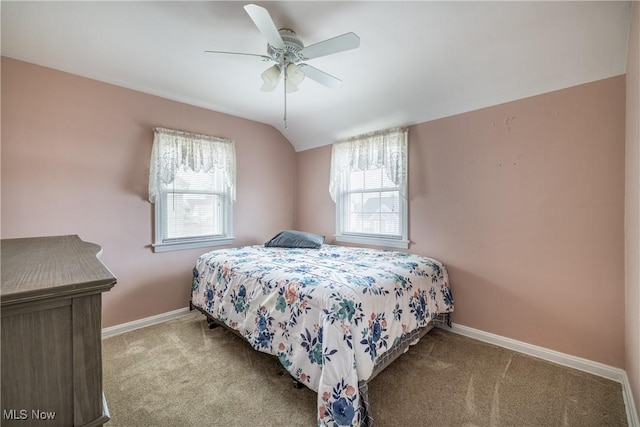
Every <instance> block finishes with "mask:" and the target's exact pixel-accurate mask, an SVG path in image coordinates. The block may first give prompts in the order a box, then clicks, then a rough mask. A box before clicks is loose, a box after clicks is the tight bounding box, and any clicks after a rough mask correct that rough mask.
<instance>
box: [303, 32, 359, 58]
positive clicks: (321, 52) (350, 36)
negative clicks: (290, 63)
mask: <svg viewBox="0 0 640 427" xmlns="http://www.w3.org/2000/svg"><path fill="white" fill-rule="evenodd" d="M359 46H360V37H358V36H357V35H356V34H355V33H346V34H343V35H341V36H337V37H334V38H332V39H328V40H325V41H322V42H318V43H316V44H312V45H311V46H307V47H305V48H304V49H302V50H301V51H300V54H302V56H303V57H304V59H313V58H319V57H321V56H326V55H331V54H333V53H338V52H344V51H345V50H351V49H355V48H357V47H359Z"/></svg>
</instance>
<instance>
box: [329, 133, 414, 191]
mask: <svg viewBox="0 0 640 427" xmlns="http://www.w3.org/2000/svg"><path fill="white" fill-rule="evenodd" d="M407 134H408V129H406V128H394V129H387V130H383V131H378V132H373V133H368V134H365V135H359V136H355V137H352V138H347V139H342V140H339V141H336V142H335V143H334V144H333V149H332V151H331V172H330V178H329V193H330V194H331V199H333V201H334V202H336V201H337V199H338V197H339V195H340V193H341V192H342V189H343V188H344V185H345V184H346V183H345V182H343V180H344V178H345V173H344V172H346V171H359V170H369V169H379V168H384V171H385V173H386V175H387V177H389V179H390V180H391V181H393V183H394V184H396V185H399V186H400V189H401V190H400V195H401V196H402V197H403V198H406V194H405V191H406V185H402V184H403V183H406V182H407V181H406V180H407Z"/></svg>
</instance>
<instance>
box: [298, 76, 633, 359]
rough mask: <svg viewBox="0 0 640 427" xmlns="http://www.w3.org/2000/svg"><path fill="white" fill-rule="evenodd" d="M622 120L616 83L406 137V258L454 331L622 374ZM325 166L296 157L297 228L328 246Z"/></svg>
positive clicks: (330, 210)
mask: <svg viewBox="0 0 640 427" xmlns="http://www.w3.org/2000/svg"><path fill="white" fill-rule="evenodd" d="M624 116H625V80H624V76H619V77H614V78H610V79H606V80H602V81H598V82H594V83H590V84H586V85H582V86H577V87H573V88H569V89H565V90H561V91H557V92H552V93H548V94H545V95H540V96H536V97H532V98H527V99H523V100H518V101H515V102H510V103H507V104H503V105H498V106H495V107H491V108H486V109H482V110H478V111H473V112H470V113H466V114H461V115H457V116H453V117H449V118H444V119H440V120H434V121H431V122H426V123H422V124H419V125H416V126H412V127H411V128H410V130H409V173H410V177H409V214H410V224H409V237H410V239H411V241H412V244H411V246H410V249H409V251H410V252H414V253H418V254H423V255H427V256H431V257H434V258H436V259H439V260H441V261H443V262H444V263H445V264H446V266H447V267H448V269H449V272H450V279H451V283H452V287H453V295H454V300H455V303H456V313H455V315H454V318H453V320H454V322H456V323H458V324H461V325H465V326H469V327H472V328H477V329H480V330H483V331H487V332H492V333H495V334H498V335H501V336H505V337H510V338H513V339H516V340H520V341H524V342H527V343H531V344H534V345H539V346H542V347H546V348H550V349H554V350H557V351H561V352H564V353H568V354H572V355H575V356H579V357H584V358H586V359H590V360H594V361H598V362H601V363H605V364H608V365H612V366H617V367H623V366H624V316H625V314H624V304H625V302H624V267H623V260H624V234H623V233H624V231H623V217H624V141H625V137H624V129H625V124H624V123H625V120H624ZM330 157H331V147H330V146H324V147H320V148H316V149H313V150H308V151H304V152H300V153H297V159H298V167H297V168H298V175H297V180H298V195H297V198H298V203H297V226H298V228H301V229H304V230H309V231H313V232H317V233H322V234H325V235H327V236H332V235H333V233H334V232H335V228H334V227H335V213H334V210H335V208H334V204H333V203H332V202H331V199H330V198H329V196H328V181H329V162H330ZM329 240H332V239H329Z"/></svg>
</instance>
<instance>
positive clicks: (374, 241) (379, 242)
mask: <svg viewBox="0 0 640 427" xmlns="http://www.w3.org/2000/svg"><path fill="white" fill-rule="evenodd" d="M334 236H335V238H336V241H338V242H345V243H355V244H359V245H373V246H384V247H388V248H397V249H408V248H409V240H404V239H386V238H384V237H372V236H355V235H350V234H335V235H334Z"/></svg>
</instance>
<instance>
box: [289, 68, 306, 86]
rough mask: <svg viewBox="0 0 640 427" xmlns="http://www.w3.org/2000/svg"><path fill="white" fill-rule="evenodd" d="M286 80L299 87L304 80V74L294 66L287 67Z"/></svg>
mask: <svg viewBox="0 0 640 427" xmlns="http://www.w3.org/2000/svg"><path fill="white" fill-rule="evenodd" d="M287 80H288V81H290V82H291V83H293V84H295V85H299V84H300V83H302V81H303V80H304V72H303V71H302V70H301V69H300V67H298V66H297V65H296V64H294V63H291V64H289V65H287Z"/></svg>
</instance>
